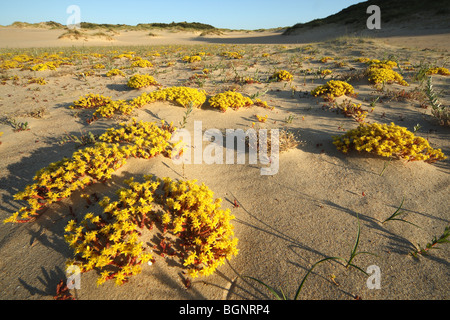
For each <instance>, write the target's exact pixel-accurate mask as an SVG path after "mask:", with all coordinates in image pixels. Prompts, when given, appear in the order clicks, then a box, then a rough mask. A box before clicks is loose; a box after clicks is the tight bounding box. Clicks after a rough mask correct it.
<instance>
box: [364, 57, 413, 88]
mask: <svg viewBox="0 0 450 320" xmlns="http://www.w3.org/2000/svg"><path fill="white" fill-rule="evenodd" d="M368 63H370V65H369V67H368V68H367V70H366V74H367V76H368V80H369V81H370V82H372V83H374V84H375V85H379V84H382V83H393V82H396V83H398V84H400V85H402V86H408V85H409V84H408V83H407V82H406V81H405V80H403V77H402V76H401V75H400V74H399V73H397V72H396V71H394V70H393V68H394V67H396V66H397V63H396V62H394V61H389V60H387V61H379V60H369V61H368Z"/></svg>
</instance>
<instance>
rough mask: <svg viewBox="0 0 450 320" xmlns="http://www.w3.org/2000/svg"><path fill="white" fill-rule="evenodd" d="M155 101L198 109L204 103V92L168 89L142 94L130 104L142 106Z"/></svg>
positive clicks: (191, 89) (180, 88)
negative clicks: (169, 102)
mask: <svg viewBox="0 0 450 320" xmlns="http://www.w3.org/2000/svg"><path fill="white" fill-rule="evenodd" d="M155 101H171V102H174V103H177V104H178V105H180V106H182V107H185V108H186V107H188V106H189V105H192V106H193V107H195V108H200V107H201V106H202V105H203V103H205V101H206V92H205V91H204V90H197V89H195V88H189V87H168V88H164V89H160V90H156V91H153V92H148V93H144V94H142V95H141V96H139V97H137V98H135V99H133V100H132V101H131V103H132V104H134V105H136V106H143V105H145V104H148V103H151V102H155Z"/></svg>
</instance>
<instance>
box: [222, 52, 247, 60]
mask: <svg viewBox="0 0 450 320" xmlns="http://www.w3.org/2000/svg"><path fill="white" fill-rule="evenodd" d="M222 56H224V57H227V58H231V59H242V58H243V56H242V54H241V53H239V52H235V51H225V52H222Z"/></svg>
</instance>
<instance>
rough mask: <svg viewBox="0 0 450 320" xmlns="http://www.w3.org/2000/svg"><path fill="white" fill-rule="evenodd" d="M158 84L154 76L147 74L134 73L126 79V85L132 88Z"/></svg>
mask: <svg viewBox="0 0 450 320" xmlns="http://www.w3.org/2000/svg"><path fill="white" fill-rule="evenodd" d="M155 85H158V82H156V80H155V78H153V77H152V76H151V75H149V74H136V75H134V76H132V77H131V78H130V80H128V83H127V86H128V87H130V88H134V89H140V88H146V87H149V86H155Z"/></svg>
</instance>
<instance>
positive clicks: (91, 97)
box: [69, 93, 112, 109]
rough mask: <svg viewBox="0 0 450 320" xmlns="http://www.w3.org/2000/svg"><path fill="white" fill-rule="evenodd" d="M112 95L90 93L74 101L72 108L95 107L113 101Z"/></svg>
mask: <svg viewBox="0 0 450 320" xmlns="http://www.w3.org/2000/svg"><path fill="white" fill-rule="evenodd" d="M111 101H112V99H111V97H105V96H103V95H100V94H93V93H88V94H86V95H85V96H84V97H80V98H79V99H78V100H76V101H74V102H73V105H71V106H70V107H69V108H70V109H94V108H99V107H101V106H105V105H107V104H109V103H111Z"/></svg>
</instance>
